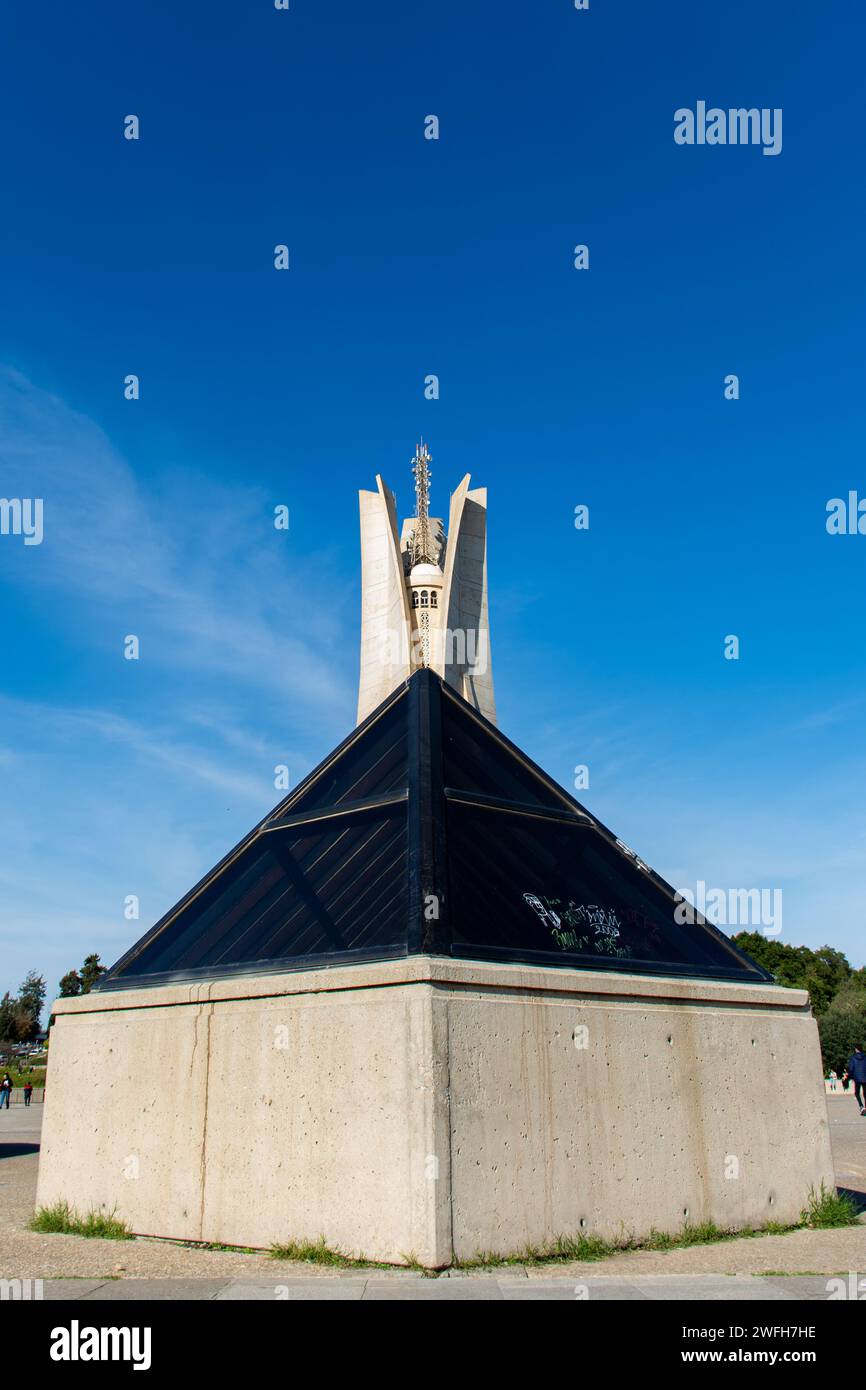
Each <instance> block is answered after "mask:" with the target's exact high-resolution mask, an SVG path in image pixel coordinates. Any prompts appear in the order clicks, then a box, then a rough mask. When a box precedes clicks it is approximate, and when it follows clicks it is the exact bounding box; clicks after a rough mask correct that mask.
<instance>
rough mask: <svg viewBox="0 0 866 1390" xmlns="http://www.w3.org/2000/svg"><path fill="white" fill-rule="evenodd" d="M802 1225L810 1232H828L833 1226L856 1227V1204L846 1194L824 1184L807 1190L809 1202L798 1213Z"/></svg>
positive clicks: (857, 1218)
mask: <svg viewBox="0 0 866 1390" xmlns="http://www.w3.org/2000/svg"><path fill="white" fill-rule="evenodd" d="M800 1221H801V1223H802V1225H804V1226H808V1227H809V1229H810V1230H813V1231H821V1230H829V1229H831V1228H832V1227H834V1226H856V1225H857V1224H858V1221H859V1215H858V1212H857V1204H856V1202H855V1201H854V1199H853V1197H849V1196H848V1193H847V1192H837V1191H836V1190H835V1189H834V1188H832V1187H825V1185H824V1183H823V1182H822V1183H821V1186H820V1187H819V1188H818V1189H817V1191H816V1189H815V1188H814V1187H810V1188H809V1200H808V1201H807V1203H806V1205H805V1207H804V1208H803V1210H802V1211H801V1213H800Z"/></svg>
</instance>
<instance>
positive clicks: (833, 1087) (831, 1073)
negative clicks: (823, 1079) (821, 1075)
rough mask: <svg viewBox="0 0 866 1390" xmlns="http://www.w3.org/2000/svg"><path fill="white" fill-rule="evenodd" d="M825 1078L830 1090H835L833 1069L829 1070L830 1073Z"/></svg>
mask: <svg viewBox="0 0 866 1390" xmlns="http://www.w3.org/2000/svg"><path fill="white" fill-rule="evenodd" d="M827 1080H828V1081H829V1082H830V1090H831V1091H835V1089H836V1073H835V1072H834V1071H832V1070H831V1072H830V1075H829V1076H828V1077H827Z"/></svg>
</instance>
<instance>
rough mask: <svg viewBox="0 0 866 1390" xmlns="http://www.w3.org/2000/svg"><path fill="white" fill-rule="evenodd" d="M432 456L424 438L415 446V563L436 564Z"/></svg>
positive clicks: (413, 556)
mask: <svg viewBox="0 0 866 1390" xmlns="http://www.w3.org/2000/svg"><path fill="white" fill-rule="evenodd" d="M432 461H433V460H432V458H431V455H430V451H429V449H428V448H427V445H426V444H425V443H424V441H423V439H422V441H421V443H420V444H417V445H416V446H415V457H414V459H413V460H412V472H413V473H414V474H415V513H416V516H417V518H418V525H417V527H416V528H415V534H414V536H413V539H412V563H413V565H424V564H426V565H435V564H436V557H435V555H434V554H433V537H432V535H431V534H430V469H429V467H428V465H429V464H430V463H432Z"/></svg>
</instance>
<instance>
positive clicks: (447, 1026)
mask: <svg viewBox="0 0 866 1390" xmlns="http://www.w3.org/2000/svg"><path fill="white" fill-rule="evenodd" d="M434 998H435V992H434ZM445 1095H446V1098H447V1101H448V1104H447V1107H446V1122H447V1125H448V1244H449V1246H450V1250H449V1252H448V1254H449V1261H448V1263H449V1264H453V1263H454V1154H453V1148H452V1139H451V1136H452V1134H453V1133H454V1126H453V1125H452V1123H451V1105H452V1096H451V1000H450V998H449V997H448V995H447V994H446V996H445Z"/></svg>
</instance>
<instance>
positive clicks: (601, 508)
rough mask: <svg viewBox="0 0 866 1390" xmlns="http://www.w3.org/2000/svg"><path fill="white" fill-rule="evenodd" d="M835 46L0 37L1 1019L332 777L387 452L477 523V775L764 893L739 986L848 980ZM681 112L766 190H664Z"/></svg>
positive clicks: (846, 122) (116, 19) (824, 21)
mask: <svg viewBox="0 0 866 1390" xmlns="http://www.w3.org/2000/svg"><path fill="white" fill-rule="evenodd" d="M691 10H694V13H692V12H691ZM864 31H866V24H864V20H863V16H862V13H861V12H860V11H859V10H857V9H855V8H854V7H851V6H842V5H840V4H836V3H831V4H829V5H824V6H818V5H816V4H814V3H813V4H805V3H802V0H800V2H798V0H794V3H791V0H788V3H784V4H782V3H775V2H772V3H755V0H752V2H751V3H738V0H734V3H729V4H726V5H724V6H709V5H701V6H694V7H682V6H673V5H668V4H649V3H644V4H638V3H634V0H629V2H628V3H623V4H614V3H612V0H591V5H590V9H589V11H586V12H578V11H576V10H575V9H574V8H573V4H571V3H570V0H542V2H541V3H538V4H535V5H521V6H518V5H516V4H513V3H512V4H495V3H493V0H487V3H476V0H459V3H458V0H440V2H439V3H438V4H437V5H435V6H432V7H428V6H420V5H407V4H406V3H405V0H402V3H396V0H382V2H381V3H368V4H365V5H358V4H357V3H349V0H335V3H330V4H327V5H325V4H322V3H321V0H319V2H318V3H313V0H291V8H290V10H289V11H288V12H278V11H276V10H275V9H274V8H273V6H272V5H271V4H270V3H269V0H246V3H244V4H240V3H238V4H227V3H207V4H205V3H188V4H185V5H183V6H178V5H177V4H169V3H165V2H164V0H155V2H154V3H149V4H145V5H142V6H137V7H128V6H119V5H116V4H108V3H104V2H103V0H98V3H92V4H89V5H88V6H87V7H85V8H84V9H82V8H81V7H71V6H69V5H64V4H60V3H56V4H50V3H49V4H43V5H40V6H38V7H32V6H31V7H24V6H13V7H6V8H5V10H4V14H3V18H2V32H3V44H2V49H0V178H2V187H3V194H4V200H3V201H4V216H3V218H2V220H0V266H2V274H0V496H5V497H42V498H43V499H44V507H45V538H44V541H43V543H42V545H41V546H30V547H25V546H24V545H23V544H22V541H21V538H20V537H15V536H0V605H2V613H0V652H2V671H0V844H2V847H3V852H2V856H0V942H2V971H0V989H5V988H7V987H8V988H13V989H14V988H15V987H17V985H18V983H19V981H20V979H21V978H22V977H23V975H24V973H25V972H26V971H27V970H28V969H30V968H31V967H32V968H35V969H37V970H39V971H41V972H42V973H44V974H45V975H46V977H47V979H48V981H49V990H53V989H54V987H55V985H56V982H57V980H58V979H59V977H60V975H61V974H63V973H64V971H65V970H67V969H69V968H70V967H72V966H74V965H77V964H79V963H80V961H81V959H82V957H83V956H84V955H85V954H86V953H87V952H89V951H91V950H97V951H99V952H100V953H101V955H102V957H103V959H104V960H106V961H112V960H114V959H115V958H116V957H117V956H118V955H119V954H120V953H121V952H122V951H123V950H124V949H126V947H127V946H128V945H129V944H131V942H132V941H133V940H134V939H135V938H136V937H137V936H138V935H140V934H141V932H142V931H143V930H144V929H145V928H146V927H147V926H149V925H150V923H151V922H153V921H154V920H156V919H157V918H158V917H159V916H160V915H161V914H162V913H163V912H164V911H165V910H166V909H167V908H168V907H169V906H170V905H171V904H172V903H173V902H174V901H175V900H176V899H177V898H178V897H179V896H180V895H181V894H182V893H183V892H184V891H185V889H186V888H188V887H189V886H190V884H191V883H192V882H194V881H195V880H196V879H197V878H198V877H200V876H201V874H202V873H203V872H204V871H205V870H207V869H208V868H209V867H210V866H211V864H213V863H214V862H215V861H216V860H217V859H218V858H219V857H220V856H221V855H222V854H223V853H224V852H225V850H226V849H227V848H228V847H229V846H230V845H232V844H233V843H234V842H235V841H236V840H238V839H239V838H240V836H241V835H242V834H243V833H244V832H245V831H246V830H247V829H248V828H249V827H250V826H251V825H252V824H253V823H254V822H255V821H256V820H257V819H258V818H259V817H260V816H261V815H262V814H263V813H264V812H265V811H266V810H267V809H268V808H269V807H270V806H271V805H272V804H273V803H274V802H275V801H276V800H277V799H278V795H279V794H278V793H277V792H276V791H275V790H274V786H273V768H274V765H275V764H277V763H286V764H288V766H289V769H290V774H291V778H292V782H293V783H295V782H297V781H298V780H300V778H301V777H302V776H303V775H304V774H305V773H306V772H307V771H309V770H310V768H311V767H312V766H313V765H314V764H315V763H316V762H317V761H318V760H319V759H320V758H321V757H322V756H323V755H324V754H325V753H326V752H328V751H329V749H330V748H331V747H332V746H333V745H334V744H335V743H336V742H337V741H338V740H339V739H340V738H342V737H343V736H344V735H345V734H346V733H347V732H348V731H349V729H350V728H351V726H352V724H353V721H354V708H355V698H356V683H357V656H358V653H357V647H358V633H359V611H358V583H359V556H358V537H357V531H358V523H357V496H356V493H357V489H358V488H359V487H368V486H371V485H372V483H373V478H374V475H375V473H376V472H377V471H381V472H382V473H383V475H384V476H385V478H386V480H387V481H388V482H389V483H390V485H391V486H392V488H394V489H395V491H396V493H397V498H398V504H399V505H400V509H401V514H405V513H406V512H408V511H409V510H410V501H411V481H412V480H411V474H410V472H409V459H410V456H411V454H412V452H413V449H414V445H415V442H416V440H417V438H418V437H419V436H420V434H421V433H423V435H424V437H425V438H426V439H428V440H429V442H430V447H431V450H432V453H433V456H434V463H433V510H434V511H435V512H436V513H437V514H442V513H445V514H446V515H447V498H448V493H449V491H450V490H451V489H453V488H454V487H455V486H456V485H457V483H458V481H459V480H460V478H461V477H462V475H463V474H464V473H465V472H467V471H469V472H471V473H472V475H473V479H474V482H475V483H476V485H486V486H487V487H488V488H489V489H490V542H489V565H490V582H491V625H492V643H493V645H492V652H493V663H494V673H495V679H496V685H497V700H498V706H499V715H500V723H501V726H502V728H503V729H504V731H505V732H506V733H507V734H508V735H509V736H510V737H512V738H513V739H515V740H516V741H517V742H518V743H520V744H521V745H523V746H524V747H525V748H526V749H527V751H528V752H529V753H530V754H531V755H532V756H533V757H535V758H536V759H537V760H538V761H539V762H540V763H541V764H542V765H543V766H544V767H545V768H546V769H547V770H548V771H550V772H551V773H552V774H553V775H554V776H556V777H557V778H558V779H559V780H560V781H562V782H563V784H564V785H566V786H569V787H570V786H571V785H572V776H573V769H574V767H575V765H576V764H578V763H586V764H588V766H589V769H590V787H589V789H588V790H587V791H585V792H582V793H580V795H581V799H582V800H583V801H584V802H585V803H586V804H587V805H588V806H589V807H590V809H592V810H593V811H594V812H596V814H598V815H599V816H600V817H601V819H602V820H604V821H605V822H606V823H607V824H608V825H609V826H610V827H611V828H613V829H614V830H615V831H616V832H617V834H619V835H620V836H621V837H622V838H623V839H625V840H626V841H627V842H628V843H629V844H630V845H631V846H632V847H633V848H634V849H635V850H636V851H637V852H638V853H639V854H640V855H641V856H642V857H643V858H644V859H646V860H647V861H648V862H650V863H651V864H653V866H654V867H656V868H657V869H658V870H659V872H661V873H663V874H664V875H665V876H667V877H668V878H669V879H671V880H672V881H673V882H675V883H676V884H678V885H682V886H689V885H694V884H695V883H696V881H697V880H699V879H703V880H705V881H706V882H707V883H708V884H710V885H712V886H718V887H722V888H725V889H727V888H731V887H743V888H750V887H757V888H760V887H768V888H779V889H781V890H782V892H783V901H784V918H783V929H782V938H783V939H785V940H790V941H794V942H801V941H802V942H806V943H807V944H809V945H812V946H817V945H820V944H822V943H823V942H825V941H826V942H830V943H831V944H832V945H835V946H837V947H839V948H841V949H843V950H845V951H846V952H847V953H848V955H849V957H850V958H851V959H852V961H853V962H854V963H856V964H858V965H859V964H862V963H863V961H864V951H863V936H864V917H866V890H864V861H866V806H864V793H863V788H864V786H866V743H864V737H863V729H864V713H866V679H864V677H866V652H864V646H866V644H864V618H863V611H864V577H866V537H863V536H846V537H839V536H836V537H831V536H828V534H827V532H826V529H825V516H826V504H827V501H828V499H829V498H831V497H835V496H846V495H847V493H848V491H849V490H850V489H859V494H860V496H866V466H864V404H863V402H864V391H863V374H864V365H866V364H864V355H866V354H864V332H863V322H864V290H863V275H862V259H863V245H864V236H866V210H864V183H863V178H862V169H863V149H864V143H866V120H864V110H863V104H862V98H861V86H862V82H861V70H860V69H861V62H862V57H861V55H862V48H863V40H864V37H866V32H864ZM698 100H706V101H707V102H708V103H709V104H710V105H718V106H720V107H723V108H727V107H729V106H756V107H771V108H777V107H780V108H782V110H783V113H784V123H783V132H784V139H783V149H782V152H781V154H779V155H778V156H777V157H764V156H762V153H761V150H760V149H759V148H755V147H736V146H729V147H710V146H703V147H698V146H694V147H683V146H678V145H676V144H675V143H674V140H673V129H674V111H675V110H676V109H677V108H680V107H685V106H688V107H692V108H694V106H695V104H696V102H697V101H698ZM130 113H134V114H137V115H138V116H139V117H140V121H141V138H140V139H139V140H138V141H137V142H133V141H127V140H124V139H123V119H124V117H125V116H126V115H128V114H130ZM431 113H433V114H436V115H438V117H439V119H440V123H441V128H440V139H439V140H438V141H428V140H425V139H424V138H423V131H424V118H425V116H427V115H428V114H431ZM278 243H286V244H287V245H288V246H289V248H290V254H291V269H290V271H288V272H285V273H280V272H277V271H275V270H274V268H273V248H274V246H275V245H276V244H278ZM577 243H586V244H587V245H589V247H590V269H589V271H587V272H579V271H576V270H575V269H574V268H573V264H572V262H573V250H572V248H573V247H574V246H575V244H577ZM130 372H134V373H137V374H138V375H139V376H140V379H141V399H140V400H138V401H135V402H130V401H127V400H125V399H124V396H123V381H124V377H125V376H126V374H127V373H130ZM428 373H436V374H437V375H438V376H439V377H440V382H441V395H440V399H439V400H438V401H428V400H425V399H424V394H423V385H424V378H425V377H426V376H427V374H428ZM728 373H736V374H738V376H739V378H740V392H741V395H740V399H739V400H737V401H726V400H725V399H724V393H723V383H724V378H725V376H726V375H727V374H728ZM279 503H284V504H285V505H287V506H288V507H289V508H290V513H291V526H290V530H289V532H288V534H283V533H278V532H276V531H274V529H273V526H272V513H273V508H274V506H276V505H277V504H279ZM578 503H586V504H588V505H589V507H590V518H591V520H590V529H589V530H588V531H587V532H578V531H576V530H575V528H574V525H573V514H574V507H575V505H576V504H578ZM127 633H136V634H137V635H139V637H140V640H141V659H140V660H139V661H138V662H128V661H125V660H124V659H123V638H124V636H125V635H126V634H127ZM729 633H735V634H737V635H738V636H739V638H740V642H741V655H740V660H739V661H737V662H732V661H726V660H725V659H724V658H723V642H724V638H725V636H726V635H727V634H729ZM130 894H136V895H137V896H138V897H139V899H140V905H141V906H140V912H141V916H140V920H139V921H138V922H134V921H127V920H125V919H124V915H123V904H124V900H125V898H126V897H127V896H128V895H130Z"/></svg>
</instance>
